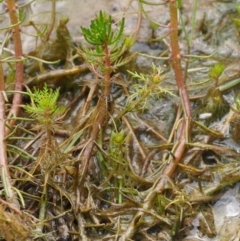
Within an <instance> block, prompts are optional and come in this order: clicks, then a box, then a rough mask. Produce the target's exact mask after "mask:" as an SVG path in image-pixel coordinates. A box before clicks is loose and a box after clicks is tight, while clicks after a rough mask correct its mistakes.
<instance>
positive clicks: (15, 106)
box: [6, 0, 24, 135]
mask: <svg viewBox="0 0 240 241" xmlns="http://www.w3.org/2000/svg"><path fill="white" fill-rule="evenodd" d="M6 5H7V9H8V13H9V17H10V22H11V25H13V26H15V27H13V28H12V37H13V43H14V51H15V58H16V60H19V59H21V58H22V57H23V51H22V41H21V36H20V32H21V30H20V27H19V25H18V24H17V23H18V22H19V19H18V13H17V10H16V4H15V1H14V0H7V1H6ZM15 69H16V72H15V78H16V80H15V91H16V93H15V94H14V96H13V101H12V106H11V109H10V112H9V114H8V117H15V116H18V114H19V111H20V105H21V102H22V94H21V93H20V92H21V91H22V87H23V79H24V74H23V73H24V67H23V61H17V62H16V64H15ZM15 121H16V120H14V118H11V121H8V125H9V126H10V127H12V126H13V125H14V124H15ZM10 132H11V130H10V129H9V128H7V129H6V135H8V134H9V133H10Z"/></svg>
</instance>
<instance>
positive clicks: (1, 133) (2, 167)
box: [0, 64, 19, 209]
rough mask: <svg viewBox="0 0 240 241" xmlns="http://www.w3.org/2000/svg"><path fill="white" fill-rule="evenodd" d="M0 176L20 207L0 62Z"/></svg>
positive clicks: (15, 203)
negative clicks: (8, 141)
mask: <svg viewBox="0 0 240 241" xmlns="http://www.w3.org/2000/svg"><path fill="white" fill-rule="evenodd" d="M0 176H1V181H2V183H3V187H4V191H5V197H6V199H7V201H8V202H9V203H11V205H12V206H14V208H16V209H19V203H18V200H17V198H16V195H15V193H14V192H13V190H12V184H11V176H10V172H9V168H8V160H7V152H6V143H5V98H4V73H3V68H2V64H0Z"/></svg>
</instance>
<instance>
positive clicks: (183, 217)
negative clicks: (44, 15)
mask: <svg viewBox="0 0 240 241" xmlns="http://www.w3.org/2000/svg"><path fill="white" fill-rule="evenodd" d="M36 1H37V0H36ZM33 2H34V1H30V2H29V3H28V5H29V6H31V4H32V3H33ZM50 2H51V4H52V5H51V11H50V21H49V22H48V23H38V22H37V21H34V20H30V21H29V22H27V23H26V20H25V17H26V13H25V7H26V6H27V5H26V4H25V5H22V6H17V5H16V3H15V1H14V0H5V1H1V4H2V5H4V8H5V10H4V11H3V12H2V15H4V16H5V17H7V18H9V25H8V26H3V27H2V29H1V32H2V33H4V34H2V35H1V62H0V120H1V121H0V167H1V169H0V176H1V180H0V240H6V241H10V240H58V241H69V240H84V241H86V240H121V241H125V240H166V241H168V240H179V241H180V240H186V241H187V240H195V239H194V238H195V237H196V234H193V236H195V237H191V235H192V232H193V230H194V229H196V226H195V227H194V225H195V223H196V222H197V223H198V224H197V225H198V226H197V229H198V233H200V235H201V236H204V237H207V238H211V239H214V237H218V238H219V236H218V235H220V234H219V229H220V228H219V227H215V225H214V215H213V214H212V212H213V211H212V206H211V204H214V202H215V201H217V200H219V199H220V198H221V195H224V192H225V191H226V190H228V187H230V186H233V185H235V184H236V183H238V182H239V180H240V165H239V163H240V156H239V150H240V149H239V141H240V94H239V88H238V84H239V73H238V74H236V75H233V76H230V74H229V72H228V67H227V66H226V64H225V63H222V62H221V61H220V57H219V56H218V53H216V52H213V53H208V54H204V55H203V54H202V53H201V52H200V51H199V52H197V54H196V50H194V51H192V49H194V47H193V41H194V37H193V36H194V31H195V29H196V28H197V26H196V25H197V20H196V14H197V11H198V1H197V0H195V1H193V6H192V12H191V19H192V22H191V23H188V21H187V20H184V9H183V6H184V1H183V2H182V1H181V0H176V1H174V0H173V1H153V2H145V1H142V0H138V1H136V2H137V4H138V12H137V14H138V18H137V21H138V22H137V24H136V29H135V31H134V32H133V33H132V34H131V35H130V36H125V25H126V22H127V21H126V19H125V18H126V17H127V14H126V15H125V14H124V17H122V18H118V19H114V17H113V16H111V15H110V14H109V13H106V12H104V11H100V12H99V13H97V14H96V17H95V19H92V21H91V23H90V25H89V27H86V26H85V27H83V26H81V23H79V30H80V31H79V34H81V35H82V36H83V39H84V41H83V40H82V41H81V43H79V42H77V43H75V42H74V41H73V38H72V36H71V34H70V32H71V31H69V30H68V28H67V23H68V18H66V17H59V15H58V14H57V12H56V3H57V1H56V0H51V1H50ZM153 6H160V7H162V8H164V9H165V14H167V13H168V20H167V23H168V24H167V25H164V24H163V23H161V22H159V20H158V19H156V20H154V19H152V18H151V16H150V13H149V11H147V10H146V9H147V8H149V7H153ZM236 9H237V8H235V10H236ZM125 11H126V12H125V13H127V9H125ZM236 12H237V11H236ZM33 19H34V18H33ZM143 19H144V20H146V21H148V22H149V26H150V28H151V33H152V36H151V38H150V39H149V38H148V39H146V45H149V46H150V48H155V45H154V44H155V43H163V44H164V46H165V47H164V49H163V51H162V52H163V54H162V53H160V56H152V55H149V54H146V53H141V51H139V53H135V52H134V50H133V49H134V46H135V45H137V44H138V43H137V42H138V35H139V31H140V27H141V24H142V21H143ZM202 21H203V22H202V23H200V24H199V25H201V26H200V27H198V28H199V29H198V30H199V32H201V33H202V34H203V37H204V41H205V40H206V41H208V39H207V37H208V36H206V35H207V34H206V32H207V30H206V29H205V28H204V25H206V23H204V21H206V20H205V19H203V20H202ZM225 21H230V22H231V23H232V25H235V26H237V23H238V18H237V17H230V16H227V17H226V19H225ZM26 26H28V27H29V26H31V27H32V28H33V29H34V31H35V33H34V34H32V36H33V39H34V40H36V42H38V44H37V45H36V47H35V49H34V50H33V51H31V52H30V53H26V54H25V53H24V54H23V50H22V44H23V42H22V40H21V36H22V35H23V34H26V33H24V31H23V30H24V27H26ZM179 26H181V29H179ZM163 28H164V29H165V30H167V32H166V31H164V34H162V36H160V37H159V38H158V37H157V36H156V32H157V30H158V29H163ZM54 33H55V34H54ZM156 46H157V45H156ZM158 47H159V46H158ZM185 48H186V49H185ZM192 52H194V54H191V53H192ZM215 55H216V56H215ZM139 56H140V57H143V58H145V59H144V60H145V61H146V62H151V61H152V64H151V65H149V68H147V70H146V68H142V69H141V68H139V67H138V66H137V64H136V63H137V61H138V58H139ZM166 56H167V57H166ZM207 61H209V62H207ZM209 63H210V64H209ZM166 64H167V66H165V65H166ZM202 66H204V67H203V68H202ZM206 66H207V67H206ZM202 69H203V70H204V71H205V70H206V69H207V71H205V72H204V74H202V75H201V77H200V80H199V78H198V76H197V73H198V71H199V72H201V70H202ZM192 73H193V74H192ZM203 76H204V78H205V79H204V78H203ZM233 87H234V88H233ZM233 95H234V97H232V96H233ZM226 96H227V98H226ZM229 96H230V97H229ZM232 142H234V144H231V143H232ZM194 220H195V221H194ZM196 220H197V221H196ZM222 229H224V226H223V228H222ZM236 232H237V231H236ZM234 235H235V234H233V236H234ZM191 238H192V239H191ZM220 238H221V239H220ZM220 238H219V239H217V240H222V241H223V240H227V239H223V238H222V237H220ZM229 238H231V236H230V237H229ZM228 240H230V239H228Z"/></svg>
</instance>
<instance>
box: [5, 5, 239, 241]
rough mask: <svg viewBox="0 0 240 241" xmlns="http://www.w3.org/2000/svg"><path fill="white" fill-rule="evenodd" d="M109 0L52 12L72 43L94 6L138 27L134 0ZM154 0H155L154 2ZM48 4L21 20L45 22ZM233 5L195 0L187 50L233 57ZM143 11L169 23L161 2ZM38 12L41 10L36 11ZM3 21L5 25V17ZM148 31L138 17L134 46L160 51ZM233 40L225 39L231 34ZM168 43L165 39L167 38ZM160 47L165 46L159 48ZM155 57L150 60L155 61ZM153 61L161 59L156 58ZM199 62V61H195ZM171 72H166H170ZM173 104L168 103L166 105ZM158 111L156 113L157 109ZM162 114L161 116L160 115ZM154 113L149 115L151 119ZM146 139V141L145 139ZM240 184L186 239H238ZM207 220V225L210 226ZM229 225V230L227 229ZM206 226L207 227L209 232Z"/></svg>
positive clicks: (141, 63) (129, 28)
mask: <svg viewBox="0 0 240 241" xmlns="http://www.w3.org/2000/svg"><path fill="white" fill-rule="evenodd" d="M130 2H131V1H125V0H122V1H120V0H119V1H112V0H98V1H96V0H85V1H83V0H68V1H58V2H57V11H58V18H59V19H60V18H61V17H62V16H67V17H69V18H70V20H69V23H68V27H69V30H70V33H71V35H72V37H73V40H74V41H76V42H80V41H82V40H83V37H82V35H81V34H80V31H79V27H80V26H87V25H89V23H90V21H91V20H92V19H93V18H94V17H95V15H96V13H98V11H99V10H103V11H106V12H108V13H110V14H113V18H114V19H115V20H116V21H117V20H118V19H119V18H120V17H121V16H122V15H123V12H125V17H126V27H125V34H126V35H130V34H131V33H133V32H134V31H135V30H136V28H137V20H138V14H137V13H138V11H139V6H138V4H137V2H136V1H132V4H130ZM156 2H157V1H156ZM183 2H184V3H183V10H182V11H183V13H184V14H183V17H184V21H186V23H190V22H191V18H192V8H193V6H192V4H191V3H192V1H190V0H188V1H183ZM19 3H20V4H21V3H24V1H19ZM234 3H235V1H234ZM50 9H51V3H50V2H47V1H36V2H34V3H32V5H31V6H30V7H27V8H26V11H27V12H28V13H29V14H28V15H27V19H26V20H25V24H27V22H28V21H29V20H31V19H32V20H34V21H38V22H39V23H41V24H42V23H46V22H49V20H50V14H49V11H50ZM233 10H234V5H233V4H231V2H230V4H223V3H221V2H219V1H213V0H208V1H199V7H198V11H197V16H196V18H197V23H196V30H195V31H193V32H192V36H193V39H192V48H191V51H192V53H193V54H194V53H199V52H200V53H201V54H211V53H212V52H214V51H217V53H218V55H219V56H225V57H226V56H228V57H229V58H230V57H232V56H237V57H238V53H237V52H236V51H235V49H233V48H232V44H231V43H232V42H234V43H235V42H236V39H235V37H234V36H233V31H234V30H233V29H232V28H228V29H227V28H225V27H224V23H225V22H226V21H227V20H226V18H225V16H226V14H228V13H229V12H231V11H233ZM146 11H147V12H148V14H149V15H150V16H151V18H153V19H154V20H156V21H158V22H161V23H162V24H168V20H169V18H168V15H167V14H165V13H166V11H167V9H166V7H165V6H157V7H154V8H153V7H149V6H146ZM39 13H41V14H39ZM1 20H2V24H5V22H4V21H5V20H4V19H1ZM25 29H26V32H28V33H33V29H32V28H31V27H26V28H25ZM187 29H188V30H189V29H190V25H189V24H188V25H187ZM164 33H166V28H158V29H157V30H156V33H155V37H159V36H162V35H164ZM151 34H152V29H151V25H150V22H149V21H148V20H147V19H145V18H144V19H143V21H142V24H141V28H140V32H139V35H138V43H137V44H136V45H135V46H134V50H135V51H141V52H142V51H143V52H145V53H147V54H151V55H159V54H161V51H163V50H162V49H161V46H158V45H156V46H157V47H156V48H151V47H149V45H148V44H147V42H148V40H149V36H151ZM229 36H231V38H232V39H230V37H229ZM23 39H24V52H25V53H28V52H29V51H31V50H32V49H34V44H33V40H35V39H33V38H31V37H29V36H26V35H24V34H23ZM166 40H167V42H166V43H165V44H168V39H166ZM180 47H181V49H182V51H183V53H184V52H185V49H186V44H185V42H184V41H183V42H181V46H180ZM162 48H163V49H164V47H162ZM154 61H155V60H154ZM151 62H152V60H150V59H149V58H147V57H143V56H140V57H138V58H137V60H136V65H137V66H138V68H139V69H144V70H147V69H149V67H150V66H151ZM155 63H160V64H161V63H163V62H161V61H159V62H157V61H155ZM202 63H203V64H204V66H205V67H209V66H210V65H211V64H212V63H213V61H212V60H209V61H204V62H200V61H199V62H197V64H196V62H195V63H194V64H190V69H191V68H192V69H193V68H196V67H202V65H201V64H202ZM198 64H199V65H198ZM189 75H190V76H191V78H193V79H194V80H195V81H196V80H197V79H199V80H201V81H202V80H203V79H204V78H206V77H207V72H206V69H204V70H200V71H198V72H194V73H193V74H192V75H191V74H189ZM169 76H171V73H169ZM167 81H169V83H173V82H171V80H170V78H169V79H167ZM170 109H172V107H171V108H170ZM170 109H169V104H168V103H165V102H163V105H161V110H160V109H159V106H158V105H154V104H153V105H152V108H151V111H150V112H149V113H148V115H145V116H144V117H145V118H147V119H148V120H153V119H155V120H156V122H158V123H159V122H161V121H162V120H164V119H165V121H166V116H167V114H165V113H168V112H170ZM154 111H155V112H156V113H157V114H156V113H154ZM159 113H161V114H159ZM162 115H163V116H162ZM153 117H154V118H153ZM167 118H169V119H167V123H171V122H172V119H173V118H174V116H170V115H168V116H167ZM147 142H149V140H146V143H147ZM239 200H240V196H239V185H238V184H237V185H236V186H235V187H234V188H233V189H230V190H229V191H227V192H226V193H225V194H224V195H223V196H222V198H221V199H219V200H218V201H217V202H216V203H215V204H214V205H213V206H212V212H211V215H212V217H211V218H208V217H204V215H205V214H204V213H202V214H201V215H198V216H197V217H196V219H195V220H194V221H193V226H194V227H193V229H192V230H191V231H190V235H189V237H187V238H186V239H185V240H186V241H187V240H189V241H190V240H203V241H207V240H208V241H209V240H215V241H217V240H220V241H225V240H226V241H227V240H239V235H240V234H239V231H238V229H239V228H238V227H239V225H240V221H239V220H240V205H239V203H240V202H239ZM200 219H201V220H208V219H213V220H214V222H213V223H208V224H207V225H205V226H208V228H205V229H204V228H202V230H200V231H199V227H200V226H204V225H200V224H199V223H200ZM211 225H212V226H211ZM229 226H231V230H230V229H229ZM209 229H210V232H209ZM211 231H212V233H215V231H216V232H217V233H216V234H217V237H216V238H214V237H211V236H212V234H211Z"/></svg>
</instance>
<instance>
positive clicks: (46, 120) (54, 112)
mask: <svg viewBox="0 0 240 241" xmlns="http://www.w3.org/2000/svg"><path fill="white" fill-rule="evenodd" d="M29 95H30V97H31V100H32V103H31V105H26V106H25V109H26V111H27V112H28V113H30V114H31V116H32V117H33V118H34V119H36V120H37V121H38V122H39V123H40V124H41V125H43V126H45V127H46V128H50V127H51V125H53V124H54V123H55V122H56V120H57V119H58V118H59V117H60V116H61V115H63V113H64V111H65V107H63V106H58V105H57V100H58V97H59V89H57V90H56V91H53V90H52V89H49V88H48V87H47V85H46V84H45V85H44V87H43V89H42V90H39V89H34V93H30V92H29Z"/></svg>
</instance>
